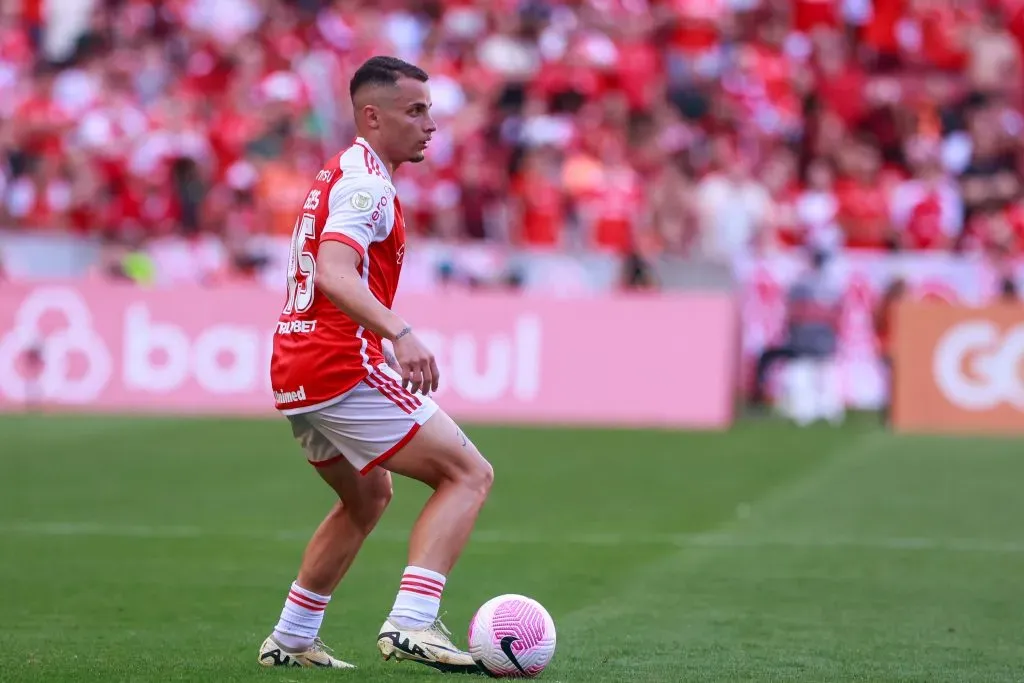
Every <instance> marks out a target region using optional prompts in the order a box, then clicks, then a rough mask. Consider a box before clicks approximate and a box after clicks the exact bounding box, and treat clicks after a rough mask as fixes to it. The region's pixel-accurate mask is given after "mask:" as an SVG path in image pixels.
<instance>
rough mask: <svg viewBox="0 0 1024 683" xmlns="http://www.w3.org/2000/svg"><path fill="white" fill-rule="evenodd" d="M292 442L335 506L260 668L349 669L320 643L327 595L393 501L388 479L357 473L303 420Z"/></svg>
mask: <svg viewBox="0 0 1024 683" xmlns="http://www.w3.org/2000/svg"><path fill="white" fill-rule="evenodd" d="M292 427H293V431H294V433H295V436H296V438H297V439H298V440H299V442H300V443H301V444H302V446H303V448H304V450H305V451H306V454H307V457H308V458H309V459H310V462H311V463H312V464H313V465H314V466H315V467H316V468H317V472H318V473H319V474H320V476H321V477H322V478H323V479H324V481H325V482H326V483H327V484H328V485H330V486H331V488H332V489H334V491H335V492H336V493H337V494H338V497H339V499H340V500H339V501H338V502H337V503H335V505H334V507H333V508H332V509H331V511H330V512H329V513H328V514H327V516H326V517H325V518H324V520H323V521H322V522H321V523H320V525H319V527H318V528H317V530H316V532H315V533H314V534H313V537H312V538H311V539H310V541H309V543H308V544H307V546H306V550H305V552H304V554H303V558H302V563H301V566H300V569H299V573H298V577H297V578H296V580H295V581H294V582H293V583H292V585H291V587H290V588H289V590H288V595H287V597H286V599H285V603H284V607H283V608H282V610H281V616H280V618H279V620H278V623H277V625H276V626H275V628H274V632H273V633H272V634H271V635H270V637H268V638H267V639H266V641H264V643H263V646H262V647H261V648H260V653H259V661H260V663H261V664H263V665H264V666H320V667H331V668H350V667H351V665H349V664H347V663H346V662H343V661H341V660H339V659H337V658H335V657H332V656H331V655H330V654H329V653H328V652H327V651H326V650H325V647H324V645H323V643H322V642H321V641H320V639H319V635H318V634H319V630H320V626H321V624H322V623H323V618H324V612H325V610H326V608H327V605H328V603H329V602H330V599H331V594H332V593H333V592H334V589H335V588H336V587H337V585H338V583H339V582H340V581H341V579H342V577H343V576H344V575H345V572H346V571H347V570H348V568H349V567H350V566H351V564H352V561H353V560H354V559H355V556H356V554H357V553H358V552H359V549H360V548H361V547H362V544H363V541H364V540H365V539H366V537H367V536H368V535H369V533H370V532H371V531H372V530H373V527H374V526H375V525H376V523H377V521H378V520H379V519H380V516H381V514H383V512H384V509H385V508H386V507H387V504H388V502H389V501H390V500H391V476H390V474H388V473H387V472H386V471H383V470H375V471H373V472H371V473H369V475H368V476H365V477H363V476H360V474H359V472H358V471H357V470H356V469H355V468H354V467H353V466H352V465H351V464H350V463H349V462H348V461H347V460H346V459H345V458H344V457H342V456H341V454H340V453H338V451H337V448H336V447H335V446H334V445H333V444H332V443H331V442H330V441H329V439H328V438H327V437H326V436H325V435H323V434H321V433H320V432H318V431H317V430H316V429H315V428H314V427H313V425H312V424H310V422H309V421H308V419H306V418H305V417H301V416H300V417H296V418H293V419H292Z"/></svg>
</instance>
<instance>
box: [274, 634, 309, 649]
mask: <svg viewBox="0 0 1024 683" xmlns="http://www.w3.org/2000/svg"><path fill="white" fill-rule="evenodd" d="M274 640H276V641H277V642H278V644H279V645H280V646H281V647H283V648H285V649H286V650H291V651H292V652H303V651H305V650H308V649H309V648H311V647H313V638H309V637H307V636H296V635H292V634H291V633H281V632H280V631H278V630H276V629H275V630H274Z"/></svg>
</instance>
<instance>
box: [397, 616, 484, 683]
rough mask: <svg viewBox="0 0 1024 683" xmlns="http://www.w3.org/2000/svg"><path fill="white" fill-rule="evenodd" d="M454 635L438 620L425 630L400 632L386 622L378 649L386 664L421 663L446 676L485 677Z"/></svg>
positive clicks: (404, 630) (399, 629)
mask: <svg viewBox="0 0 1024 683" xmlns="http://www.w3.org/2000/svg"><path fill="white" fill-rule="evenodd" d="M451 636H452V634H451V631H449V630H448V629H447V628H445V625H444V624H442V623H441V620H440V619H437V620H436V621H435V622H434V623H433V624H431V625H430V626H428V627H427V628H424V629H408V628H399V627H398V626H395V625H394V624H392V623H391V620H390V619H389V620H388V621H385V622H384V625H383V626H381V628H380V635H378V636H377V649H378V650H380V653H381V655H383V656H384V659H385V660H388V659H391V658H395V659H397V660H399V661H402V660H406V659H407V660H409V661H413V662H419V663H420V664H425V665H427V666H429V667H432V668H434V669H437V670H438V671H443V672H445V673H457V674H484V673H485V672H484V671H483V669H481V668H480V667H479V666H477V664H476V662H474V661H473V658H472V657H470V656H469V653H468V652H463V651H462V650H460V649H459V648H457V647H455V643H453V642H452V637H451Z"/></svg>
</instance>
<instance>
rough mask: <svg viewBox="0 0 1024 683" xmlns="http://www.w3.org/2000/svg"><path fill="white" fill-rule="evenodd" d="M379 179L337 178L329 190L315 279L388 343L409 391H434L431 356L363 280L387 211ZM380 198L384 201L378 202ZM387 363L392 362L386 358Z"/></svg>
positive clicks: (321, 288)
mask: <svg viewBox="0 0 1024 683" xmlns="http://www.w3.org/2000/svg"><path fill="white" fill-rule="evenodd" d="M386 197H387V194H386V191H385V186H384V184H383V183H382V182H378V181H376V180H374V179H370V180H369V182H368V183H366V184H356V183H340V182H339V183H337V184H335V186H334V187H333V188H332V189H331V194H330V197H329V202H330V204H329V206H330V210H329V212H328V216H327V221H326V223H325V224H324V229H323V232H322V233H321V236H320V247H319V253H318V254H317V266H316V276H315V284H316V288H317V290H318V291H320V292H321V293H322V294H323V295H324V296H326V297H327V299H328V300H329V301H330V302H331V303H333V304H334V305H335V306H337V307H338V309H340V310H341V311H342V312H343V313H345V314H346V315H347V316H349V317H350V318H352V320H354V321H356V322H357V323H359V324H360V325H362V326H363V327H365V328H366V329H368V330H370V331H371V332H374V333H375V334H377V335H378V336H380V337H381V338H383V339H387V340H390V341H391V342H392V345H393V347H394V354H395V356H396V358H397V364H398V365H399V366H400V367H401V373H402V377H403V380H404V383H405V384H407V385H411V390H412V391H413V392H416V391H419V390H421V389H422V391H423V392H424V393H427V392H429V391H432V390H437V382H438V370H437V363H436V361H435V360H434V356H433V354H432V353H430V351H428V350H427V348H426V347H425V346H424V345H423V344H422V343H421V342H420V341H419V340H418V339H417V338H416V335H415V334H413V333H412V328H411V327H410V326H409V325H408V324H407V323H406V322H405V321H404V320H403V319H402V318H401V317H400V316H399V315H398V314H397V313H395V312H394V311H392V310H391V309H389V308H388V307H387V306H385V305H384V304H382V303H381V302H380V301H378V300H377V297H375V296H374V295H373V293H372V292H371V291H370V288H369V287H367V286H366V283H365V282H364V281H363V278H362V272H361V269H362V268H364V267H367V264H366V260H365V257H366V252H367V250H368V249H369V248H370V245H371V244H372V243H373V242H374V241H376V239H377V237H378V235H380V234H382V231H383V230H384V229H385V226H387V225H388V224H389V223H390V221H391V220H392V219H393V215H392V214H391V213H390V211H388V210H384V209H382V207H386V206H387V203H388V201H390V198H388V199H385V198H386ZM382 199H384V201H382ZM388 364H389V365H392V366H393V364H392V363H391V362H390V359H389V362H388Z"/></svg>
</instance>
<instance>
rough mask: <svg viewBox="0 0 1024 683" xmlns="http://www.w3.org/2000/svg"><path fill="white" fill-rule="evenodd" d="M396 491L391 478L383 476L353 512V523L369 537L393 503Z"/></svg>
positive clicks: (351, 512)
mask: <svg viewBox="0 0 1024 683" xmlns="http://www.w3.org/2000/svg"><path fill="white" fill-rule="evenodd" d="M393 494H394V489H393V488H392V486H391V477H390V475H388V476H383V477H380V478H379V479H378V481H377V482H376V483H375V484H374V486H373V488H372V489H370V491H369V492H368V493H367V495H366V496H365V497H364V498H363V499H362V500H361V501H360V502H359V505H357V506H355V507H354V508H353V509H352V510H351V511H350V514H351V517H352V521H353V522H355V524H356V526H357V527H358V528H359V530H360V531H362V532H363V533H364V534H366V535H369V534H370V532H371V531H373V528H374V527H375V526H377V522H378V521H380V518H381V516H382V515H383V514H384V511H385V510H386V509H387V507H388V504H389V503H390V502H391V497H392V495H393Z"/></svg>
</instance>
